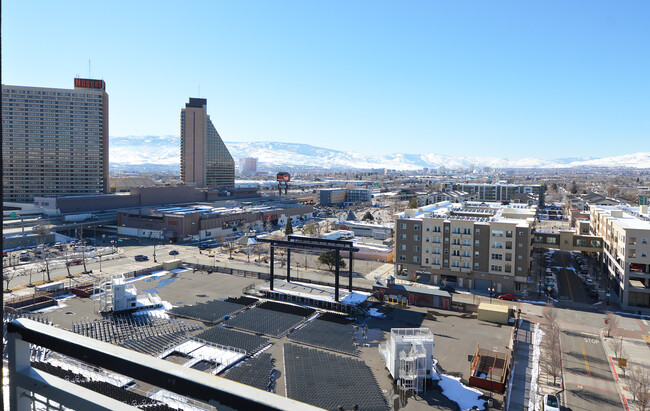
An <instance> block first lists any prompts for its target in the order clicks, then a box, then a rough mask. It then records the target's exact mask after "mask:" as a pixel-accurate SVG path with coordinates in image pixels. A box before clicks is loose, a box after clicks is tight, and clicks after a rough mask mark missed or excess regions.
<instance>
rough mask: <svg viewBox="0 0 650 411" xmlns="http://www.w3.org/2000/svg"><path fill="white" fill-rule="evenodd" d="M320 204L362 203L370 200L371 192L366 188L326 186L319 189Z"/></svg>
mask: <svg viewBox="0 0 650 411" xmlns="http://www.w3.org/2000/svg"><path fill="white" fill-rule="evenodd" d="M319 198H320V204H321V205H322V206H331V205H345V204H356V203H364V202H368V201H371V200H372V192H371V191H370V190H369V189H367V188H327V189H322V190H320V193H319Z"/></svg>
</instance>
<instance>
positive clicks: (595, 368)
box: [560, 330, 624, 411]
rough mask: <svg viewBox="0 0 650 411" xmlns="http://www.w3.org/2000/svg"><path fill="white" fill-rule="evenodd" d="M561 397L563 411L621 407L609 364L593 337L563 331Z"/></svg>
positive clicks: (601, 347)
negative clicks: (562, 387)
mask: <svg viewBox="0 0 650 411" xmlns="http://www.w3.org/2000/svg"><path fill="white" fill-rule="evenodd" d="M560 343H561V347H562V372H563V375H564V388H565V389H564V391H563V392H562V396H563V397H564V401H563V402H562V403H563V404H565V409H566V410H572V411H579V410H585V411H587V410H596V409H598V410H603V411H604V410H619V409H622V408H623V409H624V405H623V403H622V401H621V398H620V396H619V394H618V391H617V387H616V383H615V381H614V377H613V375H612V370H611V364H610V362H609V359H608V357H607V355H606V354H605V350H604V349H603V346H602V342H601V340H600V337H599V336H598V335H596V334H590V333H585V332H577V331H570V330H562V332H561V333H560Z"/></svg>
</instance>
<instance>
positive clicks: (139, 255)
mask: <svg viewBox="0 0 650 411" xmlns="http://www.w3.org/2000/svg"><path fill="white" fill-rule="evenodd" d="M134 258H135V261H147V260H149V257H147V256H146V255H142V254H138V255H136V256H135V257H134Z"/></svg>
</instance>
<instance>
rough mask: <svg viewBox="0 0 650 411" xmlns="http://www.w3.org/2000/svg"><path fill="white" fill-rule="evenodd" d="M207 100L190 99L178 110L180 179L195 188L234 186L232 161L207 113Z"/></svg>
mask: <svg viewBox="0 0 650 411" xmlns="http://www.w3.org/2000/svg"><path fill="white" fill-rule="evenodd" d="M207 106H208V101H207V100H206V99H204V98H190V101H189V103H187V104H185V108H183V109H182V110H181V179H182V180H183V182H184V183H185V184H188V185H192V186H194V187H197V188H232V187H234V186H235V160H233V158H232V156H231V155H230V152H229V151H228V148H227V147H226V145H225V144H224V142H223V140H221V136H219V133H218V132H217V129H216V128H215V127H214V125H213V124H212V121H211V120H210V116H209V115H208V108H207Z"/></svg>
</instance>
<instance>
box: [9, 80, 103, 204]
mask: <svg viewBox="0 0 650 411" xmlns="http://www.w3.org/2000/svg"><path fill="white" fill-rule="evenodd" d="M2 160H3V167H2V185H3V201H8V202H23V203H24V202H31V201H33V200H34V197H40V196H69V195H83V194H98V193H107V192H108V94H107V93H106V84H105V83H104V81H103V80H91V79H81V78H75V79H74V88H73V89H61V88H45V87H25V86H10V85H4V84H3V85H2Z"/></svg>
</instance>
